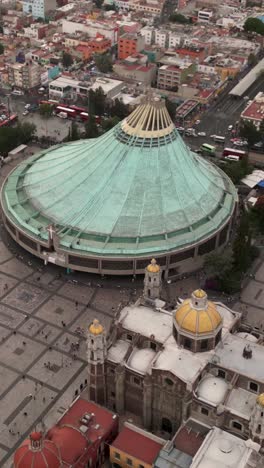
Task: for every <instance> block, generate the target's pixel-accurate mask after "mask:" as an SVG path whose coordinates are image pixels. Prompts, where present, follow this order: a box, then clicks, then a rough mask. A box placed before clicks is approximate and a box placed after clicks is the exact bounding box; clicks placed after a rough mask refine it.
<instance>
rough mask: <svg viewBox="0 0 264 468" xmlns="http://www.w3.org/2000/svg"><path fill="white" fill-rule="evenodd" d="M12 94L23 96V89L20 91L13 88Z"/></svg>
mask: <svg viewBox="0 0 264 468" xmlns="http://www.w3.org/2000/svg"><path fill="white" fill-rule="evenodd" d="M11 94H13V95H14V96H24V93H23V91H20V90H19V89H14V91H12V92H11Z"/></svg>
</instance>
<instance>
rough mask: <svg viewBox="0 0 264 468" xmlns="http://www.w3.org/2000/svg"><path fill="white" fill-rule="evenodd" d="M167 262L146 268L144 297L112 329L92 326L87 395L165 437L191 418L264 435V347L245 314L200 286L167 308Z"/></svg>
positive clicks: (247, 435)
mask: <svg viewBox="0 0 264 468" xmlns="http://www.w3.org/2000/svg"><path fill="white" fill-rule="evenodd" d="M161 289H162V279H161V269H160V267H159V265H158V264H157V263H156V261H155V260H154V259H153V260H152V261H151V263H150V264H149V265H148V266H147V267H146V270H145V279H144V292H143V297H142V298H139V299H138V300H137V301H136V303H135V304H133V305H127V306H125V307H124V308H123V309H122V310H120V311H119V313H118V314H117V316H116V317H115V319H114V321H113V323H112V325H111V327H110V330H109V333H108V334H106V330H105V328H104V327H103V325H102V324H101V323H100V322H99V321H98V320H96V319H95V320H94V321H93V322H92V323H91V324H90V325H89V327H88V331H87V360H88V386H87V388H88V397H89V399H91V400H93V401H95V402H97V403H99V404H101V405H104V406H106V407H108V408H110V409H112V410H113V411H115V412H117V413H118V414H119V415H122V414H128V415H131V417H132V418H133V415H134V416H135V419H136V420H139V419H140V420H141V423H142V425H143V426H144V427H145V428H146V429H147V430H149V431H152V432H154V433H156V434H158V435H162V436H163V437H167V438H170V436H171V435H173V434H174V433H175V432H176V430H177V429H178V428H179V427H180V426H181V424H182V423H185V422H186V421H188V419H193V420H195V421H199V423H200V424H202V425H204V426H205V428H206V427H208V428H210V427H212V426H217V427H220V428H222V429H224V430H226V431H229V432H230V433H233V434H235V435H238V436H240V437H241V438H243V439H248V438H251V439H252V440H254V441H255V442H257V443H260V445H262V443H263V441H264V368H263V366H262V365H261V362H263V360H264V347H263V343H262V337H261V336H259V335H257V334H250V333H246V332H245V331H243V326H242V323H241V314H240V313H239V312H234V311H232V310H231V309H229V308H228V307H226V306H225V305H224V304H222V303H220V302H215V303H214V302H212V301H210V300H208V297H207V294H206V293H205V292H204V291H203V290H201V289H198V290H196V291H194V292H193V293H192V295H191V297H190V298H188V299H186V300H184V301H182V300H181V301H180V302H179V303H178V306H177V308H176V310H173V311H171V310H168V308H167V307H166V303H165V302H164V301H162V300H161V298H160V296H161Z"/></svg>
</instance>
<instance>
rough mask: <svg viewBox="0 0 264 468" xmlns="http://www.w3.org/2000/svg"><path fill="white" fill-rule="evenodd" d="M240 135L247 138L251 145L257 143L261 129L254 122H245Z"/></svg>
mask: <svg viewBox="0 0 264 468" xmlns="http://www.w3.org/2000/svg"><path fill="white" fill-rule="evenodd" d="M239 133H240V136H242V137H243V138H246V140H247V141H248V145H249V147H251V146H252V145H254V143H257V142H258V141H259V139H260V135H259V131H258V130H257V128H256V127H255V125H254V124H253V123H252V122H244V123H243V125H242V126H241V127H240V131H239Z"/></svg>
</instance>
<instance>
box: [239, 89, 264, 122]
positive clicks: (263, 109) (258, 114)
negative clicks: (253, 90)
mask: <svg viewBox="0 0 264 468" xmlns="http://www.w3.org/2000/svg"><path fill="white" fill-rule="evenodd" d="M241 117H242V118H246V119H253V120H260V121H262V120H263V119H264V94H263V98H262V99H258V100H257V99H255V100H254V101H253V102H251V103H250V104H249V105H248V106H247V107H246V109H245V110H243V112H242V114H241Z"/></svg>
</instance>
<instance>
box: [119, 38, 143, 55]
mask: <svg viewBox="0 0 264 468" xmlns="http://www.w3.org/2000/svg"><path fill="white" fill-rule="evenodd" d="M144 45H145V40H144V37H142V36H141V35H140V34H130V33H126V34H123V35H122V36H120V37H119V39H118V59H119V60H124V59H126V58H127V57H129V56H130V55H133V54H136V53H137V52H141V51H142V50H143V49H144Z"/></svg>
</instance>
